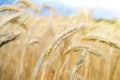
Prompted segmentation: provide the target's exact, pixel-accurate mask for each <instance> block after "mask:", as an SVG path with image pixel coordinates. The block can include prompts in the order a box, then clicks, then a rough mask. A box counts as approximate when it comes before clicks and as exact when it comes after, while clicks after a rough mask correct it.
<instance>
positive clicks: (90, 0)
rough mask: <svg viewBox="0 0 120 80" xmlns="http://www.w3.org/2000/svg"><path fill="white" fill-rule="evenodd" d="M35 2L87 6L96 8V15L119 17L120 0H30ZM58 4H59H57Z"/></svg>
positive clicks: (8, 0)
mask: <svg viewBox="0 0 120 80" xmlns="http://www.w3.org/2000/svg"><path fill="white" fill-rule="evenodd" d="M14 1H16V0H0V5H1V4H4V3H12V2H14ZM30 1H31V2H33V3H35V4H38V5H39V4H42V3H45V2H48V3H49V2H56V3H57V5H58V3H60V4H64V5H66V6H69V7H71V8H73V7H74V8H81V9H84V8H87V9H94V10H96V12H95V15H96V16H97V17H108V18H111V17H114V16H115V17H120V0H30ZM58 6H59V5H58Z"/></svg>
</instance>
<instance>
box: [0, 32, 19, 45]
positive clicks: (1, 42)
mask: <svg viewBox="0 0 120 80" xmlns="http://www.w3.org/2000/svg"><path fill="white" fill-rule="evenodd" d="M19 35H20V32H18V31H16V32H14V33H8V34H3V35H1V37H0V47H2V46H3V45H4V44H6V43H8V42H10V41H13V40H15V39H16V38H17V37H18V36H19Z"/></svg>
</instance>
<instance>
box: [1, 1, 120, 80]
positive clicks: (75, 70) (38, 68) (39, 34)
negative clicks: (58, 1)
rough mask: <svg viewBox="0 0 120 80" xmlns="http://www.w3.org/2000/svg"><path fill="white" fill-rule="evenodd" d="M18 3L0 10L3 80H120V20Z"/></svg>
mask: <svg viewBox="0 0 120 80" xmlns="http://www.w3.org/2000/svg"><path fill="white" fill-rule="evenodd" d="M19 1H20V2H21V4H13V5H9V6H8V5H3V6H1V7H0V80H120V68H119V67H120V60H119V59H120V20H119V19H117V18H116V19H113V20H104V19H95V18H93V17H92V12H88V10H87V9H83V10H81V11H80V12H79V13H77V14H74V15H71V16H60V15H59V12H58V10H57V9H56V8H55V7H52V6H50V5H48V4H43V5H41V6H40V7H36V6H35V5H34V4H33V3H31V2H29V1H25V0H19ZM43 8H46V9H48V10H49V11H50V12H51V13H50V14H49V15H47V16H45V15H38V13H39V12H40V11H41V10H42V9H43ZM28 9H29V10H28Z"/></svg>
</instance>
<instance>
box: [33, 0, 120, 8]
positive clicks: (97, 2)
mask: <svg viewBox="0 0 120 80" xmlns="http://www.w3.org/2000/svg"><path fill="white" fill-rule="evenodd" d="M31 1H34V2H37V3H40V2H50V1H54V2H60V3H63V4H66V5H69V6H72V7H79V8H81V7H87V8H96V7H102V8H107V9H111V10H118V9H120V0H31Z"/></svg>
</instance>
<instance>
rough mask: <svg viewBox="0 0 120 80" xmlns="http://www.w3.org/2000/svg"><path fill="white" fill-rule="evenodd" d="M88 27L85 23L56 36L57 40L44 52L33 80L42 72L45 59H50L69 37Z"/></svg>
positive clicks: (36, 67) (36, 66)
mask: <svg viewBox="0 0 120 80" xmlns="http://www.w3.org/2000/svg"><path fill="white" fill-rule="evenodd" d="M86 27H87V25H86V24H85V23H83V24H80V25H78V26H76V27H73V28H69V29H67V30H65V31H63V32H61V33H60V34H58V35H56V37H55V39H54V40H53V41H52V42H51V43H50V45H49V46H48V49H47V50H46V51H44V52H43V53H42V54H41V56H40V58H39V59H38V61H37V63H36V65H35V68H34V70H33V74H32V80H36V77H37V74H38V72H39V70H40V67H41V65H42V63H43V62H44V60H45V59H47V58H48V56H49V55H50V54H51V53H52V52H53V51H54V50H55V49H56V48H57V47H58V46H59V44H60V43H61V42H62V41H63V40H64V39H65V38H66V37H68V36H70V35H71V34H73V33H75V32H78V31H81V30H83V29H85V28H86Z"/></svg>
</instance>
